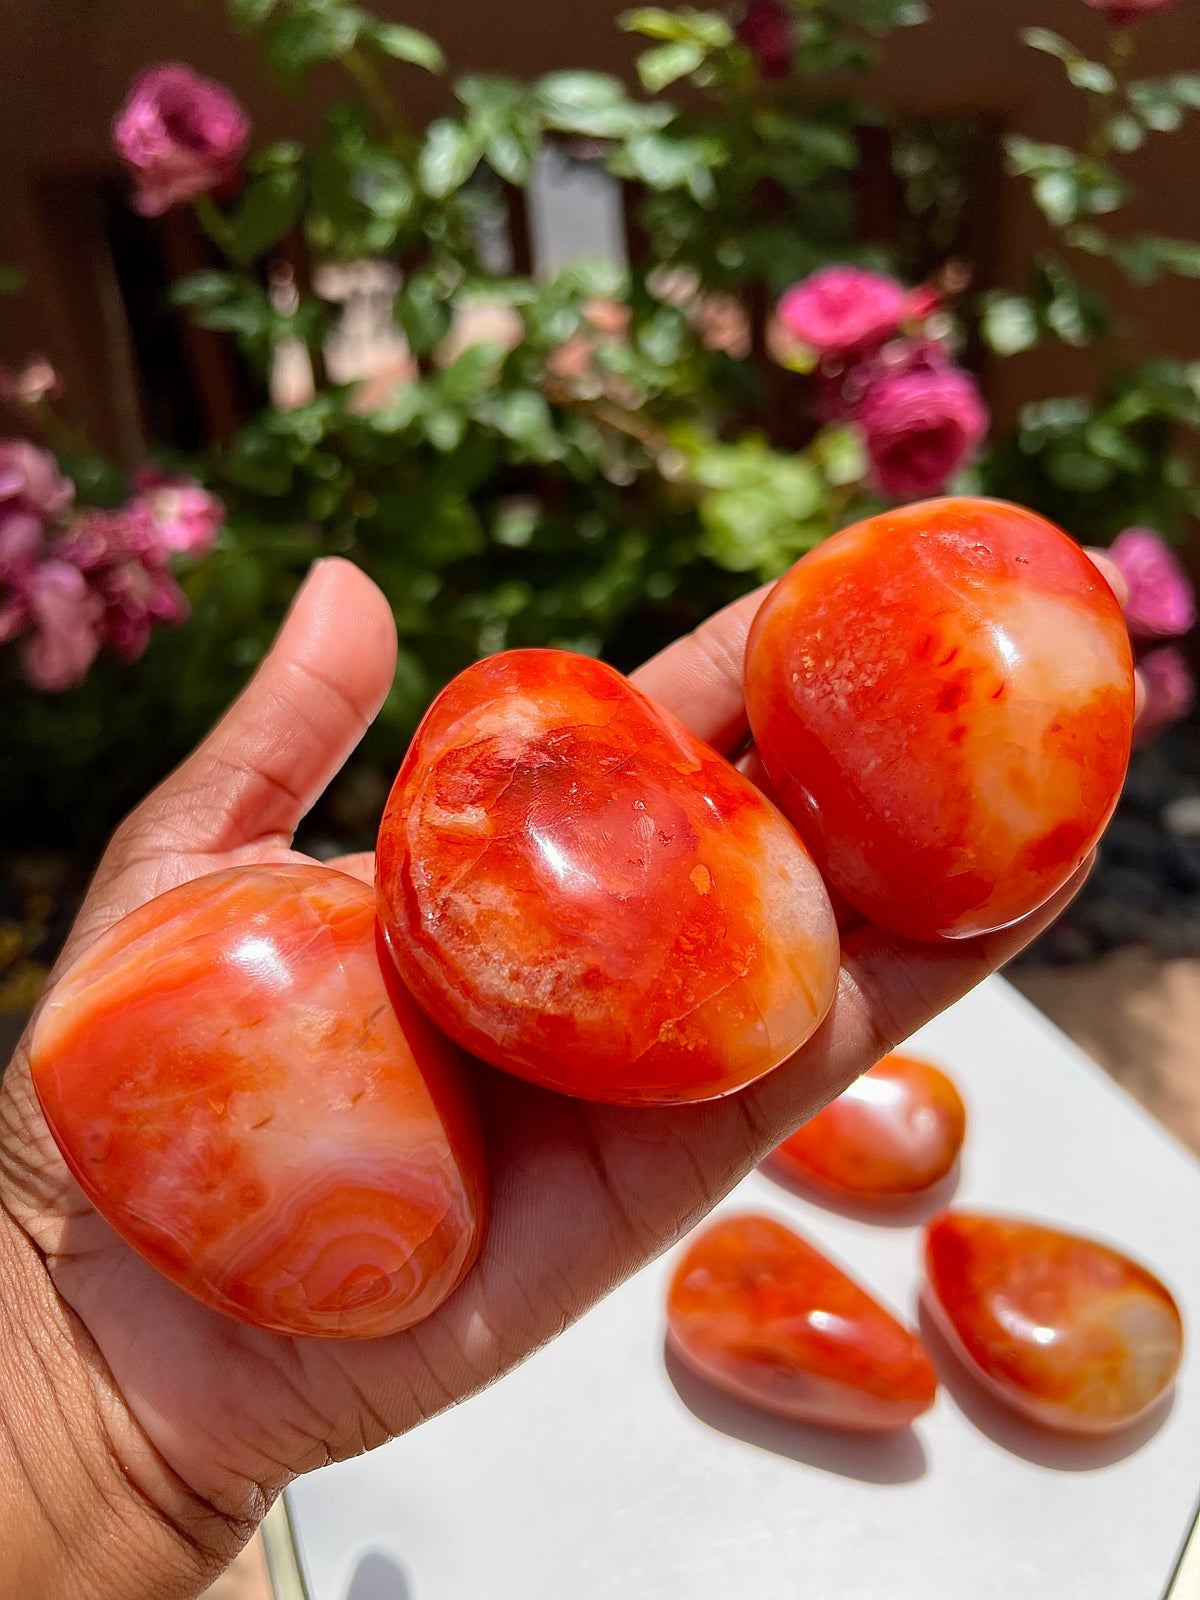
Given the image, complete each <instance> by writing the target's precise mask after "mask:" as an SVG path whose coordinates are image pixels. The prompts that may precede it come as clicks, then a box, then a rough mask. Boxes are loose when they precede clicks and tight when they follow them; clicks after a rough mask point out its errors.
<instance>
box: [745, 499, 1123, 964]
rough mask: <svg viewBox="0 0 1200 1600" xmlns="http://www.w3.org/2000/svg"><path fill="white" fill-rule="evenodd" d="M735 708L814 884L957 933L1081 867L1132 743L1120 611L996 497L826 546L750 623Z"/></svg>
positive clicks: (893, 514) (1078, 563)
mask: <svg viewBox="0 0 1200 1600" xmlns="http://www.w3.org/2000/svg"><path fill="white" fill-rule="evenodd" d="M746 705H747V709H748V711H749V715H750V724H751V727H752V728H753V730H754V737H755V741H756V743H757V745H758V748H759V751H760V753H761V755H762V759H763V761H764V763H765V765H766V768H767V771H768V772H769V773H770V775H771V779H772V781H773V782H774V784H775V787H776V790H777V792H778V794H779V797H780V802H781V804H782V805H783V808H784V810H785V811H787V813H788V815H789V816H791V817H792V819H793V820H794V821H795V823H796V825H797V827H798V828H799V829H800V832H801V833H802V835H803V836H804V839H805V840H806V842H807V843H808V845H809V846H810V848H811V849H812V851H813V853H814V855H815V857H816V859H817V861H818V862H819V863H820V865H821V866H822V869H823V871H824V872H825V874H826V876H827V877H828V879H829V881H830V882H831V883H832V884H834V885H835V886H836V887H837V888H838V889H840V890H841V892H842V893H843V894H844V895H845V896H846V898H847V899H848V900H850V901H851V902H852V904H854V905H855V906H857V908H858V909H859V910H860V911H861V912H863V913H864V915H865V916H867V917H868V918H870V919H871V921H873V922H875V923H878V924H879V925H880V926H881V927H884V928H887V929H889V930H890V931H891V932H893V933H898V934H902V935H904V936H905V937H908V938H914V939H935V938H942V937H949V938H960V937H965V936H967V935H972V934H979V933H984V932H987V931H989V930H991V929H995V928H1000V927H1004V926H1006V925H1007V924H1009V923H1011V922H1014V921H1016V920H1017V919H1018V918H1019V917H1022V916H1024V915H1025V914H1026V913H1027V912H1030V911H1032V910H1034V909H1035V908H1036V907H1037V906H1039V905H1041V904H1042V902H1043V901H1045V900H1047V899H1048V898H1049V897H1050V896H1051V895H1052V894H1053V893H1054V892H1055V890H1056V889H1058V888H1060V887H1061V886H1062V885H1063V884H1064V883H1065V882H1066V881H1067V879H1068V878H1069V877H1070V876H1071V874H1072V873H1073V872H1074V871H1075V869H1076V868H1077V867H1078V866H1079V865H1080V864H1081V863H1082V862H1083V861H1084V860H1085V859H1086V857H1087V855H1088V853H1089V851H1090V850H1091V848H1092V846H1093V845H1094V844H1095V842H1096V840H1097V839H1098V837H1099V835H1100V833H1101V831H1102V829H1103V827H1104V825H1105V823H1106V822H1107V821H1108V818H1109V816H1110V814H1111V812H1112V809H1113V807H1114V805H1115V804H1116V801H1117V797H1118V795H1119V794H1120V791H1121V784H1122V782H1123V780H1124V776H1125V768H1126V765H1127V763H1128V759H1129V748H1130V740H1131V737H1132V730H1133V662H1132V656H1131V653H1130V646H1129V637H1128V634H1127V632H1126V629H1125V623H1124V621H1123V619H1122V616H1121V610H1120V607H1119V606H1118V604H1117V601H1116V599H1115V598H1114V596H1113V593H1112V591H1111V589H1110V588H1109V587H1108V585H1107V583H1105V581H1104V579H1103V578H1102V577H1101V576H1100V574H1099V572H1098V571H1097V569H1096V568H1095V566H1093V564H1092V563H1091V561H1089V560H1088V558H1087V556H1085V555H1084V553H1083V551H1082V550H1081V549H1080V548H1079V546H1078V545H1077V544H1075V543H1074V541H1073V540H1071V539H1069V538H1068V537H1067V536H1066V535H1065V534H1064V533H1062V532H1060V531H1059V530H1058V529H1057V528H1055V527H1054V526H1053V525H1052V524H1050V523H1048V522H1045V521H1044V520H1043V519H1042V518H1041V517H1037V516H1034V515H1033V513H1032V512H1028V511H1023V510H1021V509H1020V508H1019V507H1017V506H1008V505H1002V504H1001V503H999V502H997V501H988V500H969V499H950V500H931V501H928V502H926V503H924V504H920V505H914V506H905V507H903V508H901V509H900V510H897V511H890V512H886V513H884V514H883V515H882V516H878V517H872V518H870V519H869V520H868V521H866V522H861V523H858V524H857V525H856V526H854V527H852V528H847V529H846V530H845V531H844V532H842V533H840V534H837V535H835V537H834V538H832V539H829V540H827V541H826V542H825V543H824V544H822V545H821V546H819V548H818V549H816V550H814V551H813V552H812V553H811V554H810V555H807V556H805V557H804V559H803V560H802V561H800V562H799V563H797V565H796V566H794V567H793V568H792V570H791V571H790V572H789V573H788V574H787V575H786V576H785V577H784V578H782V579H781V580H780V582H779V583H778V584H777V585H776V587H775V588H774V590H772V592H771V594H770V595H769V596H768V597H767V600H766V601H765V602H764V604H763V606H762V609H761V610H760V611H759V613H758V616H757V617H756V619H755V621H754V625H753V627H752V628H751V632H750V638H749V642H748V645H747V651H746Z"/></svg>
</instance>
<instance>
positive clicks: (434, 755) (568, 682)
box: [378, 650, 839, 1105]
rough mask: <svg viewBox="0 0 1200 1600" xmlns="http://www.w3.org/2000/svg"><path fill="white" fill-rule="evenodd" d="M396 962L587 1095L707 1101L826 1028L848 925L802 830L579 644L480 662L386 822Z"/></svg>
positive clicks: (443, 1002) (418, 752) (478, 1041)
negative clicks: (576, 651) (838, 921)
mask: <svg viewBox="0 0 1200 1600" xmlns="http://www.w3.org/2000/svg"><path fill="white" fill-rule="evenodd" d="M378 889H379V908H380V915H381V917H382V919H383V921H384V922H385V924H386V925H387V928H388V933H389V935H390V939H391V945H392V951H393V954H394V956H395V959H396V962H397V965H398V966H399V968H400V972H401V975H402V976H403V978H404V980H405V982H406V983H407V984H408V985H409V987H410V988H411V989H412V991H413V993H414V994H415V995H416V997H417V999H418V1000H420V1002H421V1004H422V1005H423V1006H424V1007H425V1008H426V1010H427V1011H428V1012H429V1014H430V1016H431V1017H432V1018H433V1019H434V1021H435V1022H436V1023H437V1024H438V1025H439V1027H442V1028H444V1029H445V1030H446V1032H447V1033H449V1034H450V1035H451V1036H452V1037H453V1038H455V1039H457V1040H458V1041H459V1043H461V1044H463V1045H465V1046H466V1047H467V1048H468V1049H469V1050H471V1051H473V1052H474V1053H475V1054H476V1055H479V1056H482V1057H484V1058H485V1059H486V1060H488V1061H491V1062H493V1063H495V1065H496V1066H499V1067H503V1068H505V1069H507V1070H508V1071H509V1072H513V1073H515V1074H517V1075H518V1076H519V1077H523V1078H528V1079H531V1080H532V1081H533V1082H534V1083H539V1084H543V1085H545V1086H546V1087H548V1088H551V1089H558V1090H561V1091H563V1092H564V1093H566V1094H572V1095H578V1096H581V1097H582V1098H584V1099H588V1100H600V1101H610V1102H614V1103H618V1104H627V1105H638V1104H651V1103H655V1102H670V1101H685V1100H704V1099H709V1098H712V1097H713V1096H716V1095H722V1094H725V1093H727V1092H728V1091H729V1090H731V1089H736V1088H738V1087H740V1086H741V1085H742V1084H745V1083H749V1082H750V1081H751V1080H752V1079H754V1078H757V1077H759V1076H760V1075H761V1074H762V1073H764V1072H767V1071H769V1070H770V1069H771V1068H772V1067H775V1066H777V1065H778V1064H779V1063H780V1062H781V1061H783V1060H785V1059H786V1058H787V1057H788V1056H789V1055H791V1054H792V1052H793V1051H794V1050H796V1049H798V1048H799V1046H800V1045H802V1044H803V1043H804V1041H805V1040H806V1039H807V1038H808V1037H809V1035H810V1034H811V1033H812V1032H813V1030H814V1029H815V1028H816V1026H817V1024H818V1023H819V1022H820V1021H821V1019H822V1018H823V1017H824V1015H825V1013H826V1011H827V1010H828V1009H829V1006H830V1004H831V1003H832V1000H833V993H834V986H835V984H836V981H837V970H838V959H839V949H838V938H837V930H836V926H835V924H834V919H833V912H832V909H831V907H830V904H829V898H828V896H827V894H826V892H825V888H824V885H823V883H822V882H821V879H820V876H819V874H818V873H817V870H816V868H815V867H814V865H813V863H812V860H811V858H810V857H809V855H808V852H807V851H806V850H805V848H804V846H803V845H802V844H801V842H800V840H799V838H798V837H797V835H796V833H795V830H794V829H793V828H792V826H791V825H790V823H788V822H787V821H786V819H785V818H784V817H782V816H781V815H780V813H779V812H778V811H777V810H776V809H775V807H774V806H772V805H771V804H770V803H769V802H768V801H767V800H765V799H764V798H763V796H762V795H761V794H760V793H759V791H758V790H757V789H755V788H754V787H753V785H752V784H750V783H749V782H748V781H747V780H746V779H745V778H743V777H742V776H741V774H740V773H738V772H737V771H735V770H734V768H733V767H732V766H730V764H729V763H728V762H727V761H725V760H723V759H722V758H721V757H720V756H718V755H717V754H716V753H715V752H714V751H713V750H711V749H710V748H709V747H708V746H707V745H705V744H704V743H702V742H701V740H699V739H697V738H696V737H695V736H694V735H693V734H691V733H689V732H688V731H687V729H686V728H684V727H683V726H682V724H681V723H679V722H677V721H676V720H675V718H674V717H672V716H671V715H669V713H667V712H666V711H664V710H662V709H661V707H659V706H657V705H655V704H654V703H653V702H652V701H650V700H648V699H647V698H646V697H645V696H644V695H642V694H639V693H638V692H637V690H636V689H634V688H633V686H632V685H631V684H629V683H628V682H627V681H626V680H625V679H624V678H622V677H621V676H620V674H619V673H617V672H614V671H613V669H612V668H611V667H606V666H604V665H603V664H602V663H600V662H598V661H593V660H591V659H590V658H589V657H587V656H579V655H572V654H569V653H568V652H566V651H563V650H515V651H509V652H507V653H506V654H503V655H498V656H492V657H491V658H490V659H488V660H486V661H481V662H478V663H476V664H475V665H474V666H472V667H468V668H467V670H466V671H465V672H463V673H460V674H459V676H458V677H457V678H456V679H455V680H454V681H453V683H451V684H450V685H449V687H448V688H446V689H445V690H444V691H443V692H442V694H441V695H440V696H439V697H438V699H437V700H436V701H435V702H434V704H433V706H432V707H431V708H430V710H429V712H428V714H427V715H426V717H425V720H424V722H423V723H422V724H421V726H420V728H419V729H418V731H417V734H416V737H415V739H414V740H413V744H412V747H411V749H410V750H409V753H408V755H407V757H406V758H405V761H404V764H403V766H402V767H401V769H400V773H399V776H398V777H397V779H396V783H395V787H394V788H393V790H392V793H391V797H390V798H389V800H388V803H387V808H386V810H385V812H384V816H383V822H382V825H381V827H380V831H379V848H378Z"/></svg>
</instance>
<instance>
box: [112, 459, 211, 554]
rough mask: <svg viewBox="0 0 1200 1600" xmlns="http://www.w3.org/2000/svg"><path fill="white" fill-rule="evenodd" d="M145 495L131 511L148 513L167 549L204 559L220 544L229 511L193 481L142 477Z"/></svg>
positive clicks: (147, 474) (148, 473)
mask: <svg viewBox="0 0 1200 1600" xmlns="http://www.w3.org/2000/svg"><path fill="white" fill-rule="evenodd" d="M137 488H138V489H139V490H140V491H141V492H140V493H139V494H138V495H137V496H136V498H135V499H134V500H133V501H132V503H131V509H133V510H135V511H146V512H147V513H148V514H149V515H150V516H151V518H153V520H154V523H155V525H156V526H157V528H158V532H159V537H160V539H161V540H162V543H163V545H164V546H165V547H166V549H168V550H170V551H172V552H173V553H174V554H176V555H188V556H204V555H207V554H208V552H209V551H210V550H211V549H212V547H213V545H214V544H216V542H217V535H218V534H219V533H220V531H221V528H222V527H223V525H224V522H225V507H224V505H223V504H222V503H221V501H220V500H218V499H217V497H216V495H215V494H209V492H208V490H207V489H202V488H201V487H200V485H199V484H198V483H195V482H193V481H192V479H190V478H167V477H163V476H162V475H161V474H159V473H156V472H153V471H149V470H147V471H144V472H141V473H139V474H138V477H137Z"/></svg>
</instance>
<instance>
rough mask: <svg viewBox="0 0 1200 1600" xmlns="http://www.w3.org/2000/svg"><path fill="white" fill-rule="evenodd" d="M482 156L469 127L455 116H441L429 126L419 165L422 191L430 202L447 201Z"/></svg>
mask: <svg viewBox="0 0 1200 1600" xmlns="http://www.w3.org/2000/svg"><path fill="white" fill-rule="evenodd" d="M480 154H481V152H480V149H479V145H478V143H477V142H476V139H475V137H474V135H473V134H472V133H471V131H470V129H469V128H467V127H466V126H465V125H464V124H463V123H461V122H457V121H455V120H454V119H453V118H452V117H439V118H438V120H437V121H436V122H431V123H430V124H429V128H428V130H427V131H426V134H425V143H424V144H423V145H422V147H421V154H420V157H419V159H418V162H417V174H418V177H419V179H420V183H421V188H422V189H423V190H424V191H425V193H426V194H427V195H428V196H429V197H430V199H431V200H444V199H445V198H446V196H447V195H449V194H453V193H454V191H455V190H456V189H461V188H462V186H463V184H464V183H466V181H467V179H468V178H469V177H470V176H471V174H472V173H473V172H474V171H475V168H476V167H477V166H478V165H479V157H480Z"/></svg>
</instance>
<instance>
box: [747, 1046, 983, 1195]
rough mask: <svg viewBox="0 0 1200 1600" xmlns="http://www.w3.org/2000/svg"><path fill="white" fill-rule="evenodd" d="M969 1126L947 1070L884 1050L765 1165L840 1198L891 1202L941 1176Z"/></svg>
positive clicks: (954, 1158) (936, 1180)
mask: <svg viewBox="0 0 1200 1600" xmlns="http://www.w3.org/2000/svg"><path fill="white" fill-rule="evenodd" d="M966 1125H967V1114H966V1111H965V1109H964V1107H963V1103H962V1099H961V1097H960V1095H959V1092H958V1090H957V1089H956V1088H955V1087H954V1084H953V1083H952V1082H951V1081H950V1079H949V1078H948V1077H947V1076H946V1074H945V1073H944V1072H941V1071H939V1069H938V1068H937V1067H934V1066H931V1065H930V1064H929V1062H928V1061H919V1060H917V1058H916V1057H915V1056H902V1055H890V1056H884V1058H883V1060H882V1061H881V1062H879V1064H878V1065H877V1066H874V1067H872V1068H871V1070H870V1072H864V1073H863V1075H862V1077H861V1078H859V1079H858V1080H857V1081H856V1082H854V1083H852V1084H851V1085H850V1087H849V1088H848V1089H847V1090H845V1091H844V1093H842V1094H840V1095H838V1097H837V1099H836V1100H833V1101H831V1102H830V1103H829V1105H827V1106H826V1107H825V1109H824V1110H823V1111H818V1113H817V1115H816V1116H815V1117H813V1118H811V1119H810V1120H809V1121H808V1122H806V1123H805V1124H804V1126H803V1127H802V1128H801V1129H799V1130H798V1132H796V1133H794V1134H793V1135H792V1137H791V1138H790V1139H785V1140H784V1141H783V1143H782V1144H781V1145H780V1146H779V1148H778V1149H777V1150H776V1151H775V1152H774V1153H773V1155H772V1156H771V1157H770V1159H769V1163H768V1165H769V1167H770V1166H774V1167H776V1168H777V1169H778V1170H779V1171H780V1172H783V1173H785V1174H787V1175H788V1176H789V1177H794V1178H799V1179H801V1181H802V1182H804V1183H809V1184H812V1185H813V1186H814V1187H815V1188H818V1189H822V1190H825V1191H826V1192H828V1193H829V1194H832V1195H834V1196H835V1197H836V1198H838V1199H846V1200H858V1201H866V1202H871V1201H879V1202H881V1203H884V1204H886V1203H887V1202H889V1201H895V1200H903V1199H906V1198H907V1197H908V1196H910V1195H915V1194H920V1193H921V1192H922V1190H924V1189H928V1188H930V1187H931V1186H932V1185H933V1184H935V1183H940V1182H941V1180H942V1179H943V1178H944V1177H945V1176H946V1174H947V1173H948V1172H949V1171H950V1169H951V1167H952V1166H953V1165H954V1162H955V1160H956V1159H957V1156H958V1152H959V1150H960V1149H961V1148H962V1142H963V1135H964V1133H965V1132H966Z"/></svg>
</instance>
